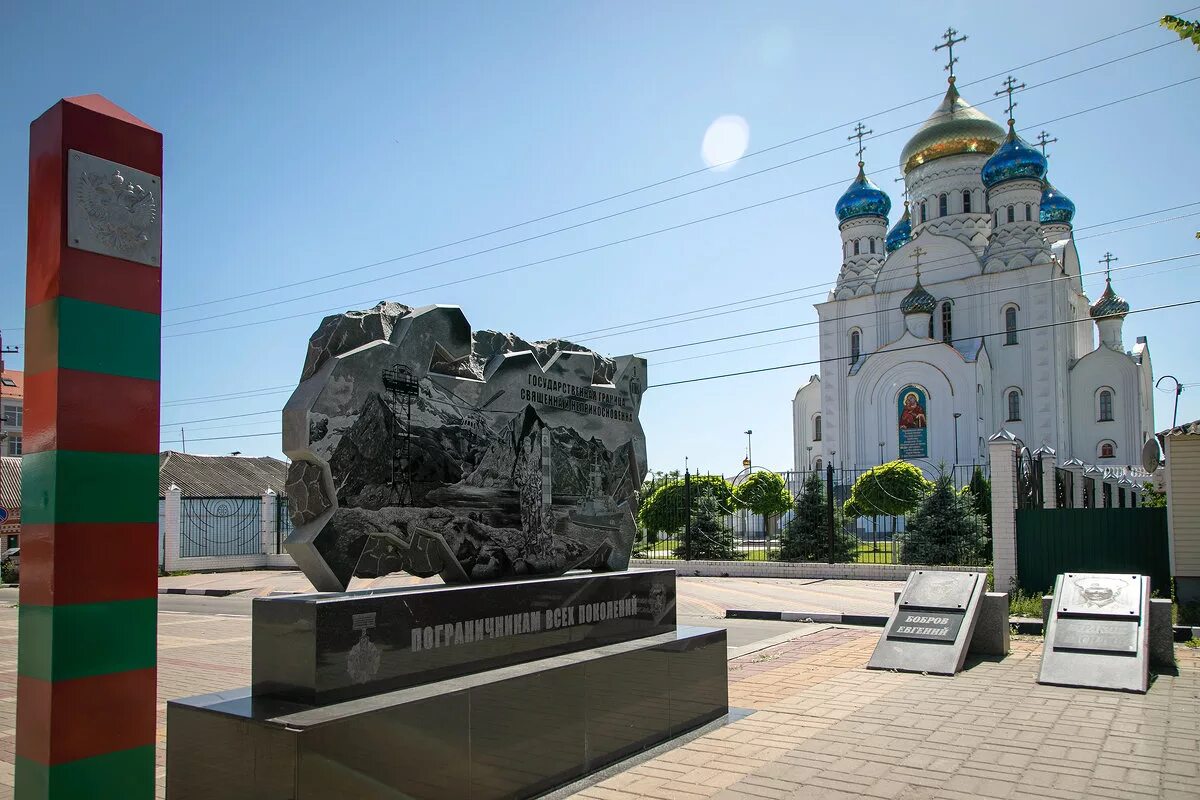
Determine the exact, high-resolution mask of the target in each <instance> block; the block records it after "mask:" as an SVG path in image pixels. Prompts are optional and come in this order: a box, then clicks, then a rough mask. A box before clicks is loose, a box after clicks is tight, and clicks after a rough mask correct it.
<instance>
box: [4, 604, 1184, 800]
mask: <svg viewBox="0 0 1200 800" xmlns="http://www.w3.org/2000/svg"><path fill="white" fill-rule="evenodd" d="M16 628H17V620H16V610H15V609H13V608H11V607H9V606H8V605H5V606H0V800H11V798H12V781H13V745H14V738H15V727H16ZM877 636H878V632H877V631H872V630H862V629H848V628H825V629H823V630H819V631H817V632H815V633H812V634H810V635H808V636H803V637H801V638H798V639H795V640H793V641H791V642H788V643H785V644H782V645H777V646H774V647H770V648H767V649H765V650H761V651H758V652H756V653H751V654H749V655H746V656H743V657H741V658H739V659H736V660H735V661H732V662H730V665H729V682H730V683H729V690H730V704H731V705H733V706H736V707H739V708H745V709H753V710H754V711H755V713H753V714H751V715H750V716H748V717H746V718H744V719H741V720H738V721H737V722H734V723H732V724H729V725H725V726H723V727H721V728H718V729H716V730H713V731H711V732H709V733H707V734H706V735H704V736H701V737H699V738H696V739H694V740H692V741H690V742H688V743H686V744H684V745H682V746H680V747H677V748H674V749H672V750H669V751H667V752H665V753H663V754H661V755H659V756H658V757H656V758H653V759H651V760H649V761H646V762H643V763H641V764H638V765H637V766H634V767H632V768H630V769H627V770H625V771H623V772H621V773H620V774H618V775H616V776H614V777H612V778H609V779H608V780H605V781H603V782H601V783H598V784H596V785H594V786H591V787H589V788H587V789H584V790H583V791H580V792H578V793H577V794H576V795H575V796H576V797H579V798H589V799H591V800H613V799H614V798H638V797H647V798H659V799H661V800H667V799H668V798H689V799H692V800H699V799H700V798H721V799H722V800H724V798H735V797H736V798H791V797H796V798H806V799H807V798H831V799H832V798H852V797H856V798H870V799H874V798H879V799H881V800H886V799H888V798H896V799H899V800H919V799H923V798H928V800H948V799H949V798H973V797H984V798H1034V797H1037V798H1059V799H1061V800H1068V799H1069V798H1085V797H1087V798H1092V797H1101V798H1107V797H1113V798H1116V797H1121V798H1125V797H1161V798H1184V797H1187V798H1195V797H1196V795H1197V792H1196V790H1195V787H1196V786H1197V785H1198V781H1200V773H1198V769H1197V767H1198V764H1200V677H1198V676H1200V654H1198V653H1197V651H1194V650H1189V649H1186V648H1182V647H1179V648H1177V649H1176V653H1177V656H1178V657H1179V659H1180V662H1181V663H1180V674H1179V675H1178V676H1170V675H1163V676H1159V677H1158V678H1157V679H1156V680H1155V683H1154V685H1153V686H1152V688H1151V690H1150V693H1149V694H1147V695H1145V696H1140V695H1132V694H1118V693H1109V692H1099V691H1090V690H1077V689H1064V688H1058V687H1046V686H1038V685H1037V684H1036V682H1035V678H1036V672H1037V666H1038V661H1039V656H1040V647H1041V645H1040V642H1039V641H1038V640H1035V639H1016V640H1014V651H1013V653H1012V654H1011V655H1010V656H1009V657H1008V658H1006V659H1004V660H1003V661H990V660H985V661H977V662H969V669H968V670H967V671H965V672H963V673H961V674H960V675H958V676H957V677H955V678H953V679H948V678H939V677H932V676H922V675H909V674H901V673H889V672H870V671H867V670H866V669H865V668H864V665H865V664H866V661H867V659H868V657H869V656H870V652H871V649H872V647H873V646H874V643H875V640H876V637H877ZM159 665H160V666H159V687H158V787H159V791H158V796H159V797H160V798H161V797H163V796H164V786H165V767H164V762H165V741H166V719H165V717H166V702H167V700H168V699H172V698H175V697H182V696H187V695H192V694H200V693H204V692H211V691H218V690H222V689H229V688H234V687H238V686H244V685H246V684H247V683H248V682H249V678H250V621H249V619H248V618H246V617H228V616H220V615H204V614H183V613H172V612H161V613H160V614H159Z"/></svg>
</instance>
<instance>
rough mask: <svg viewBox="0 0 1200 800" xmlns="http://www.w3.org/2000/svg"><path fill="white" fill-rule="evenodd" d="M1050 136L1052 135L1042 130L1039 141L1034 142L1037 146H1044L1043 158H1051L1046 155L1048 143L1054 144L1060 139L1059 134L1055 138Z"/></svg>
mask: <svg viewBox="0 0 1200 800" xmlns="http://www.w3.org/2000/svg"><path fill="white" fill-rule="evenodd" d="M1049 136H1050V134H1048V133H1046V132H1045V131H1042V132H1041V133H1039V134H1038V137H1037V141H1036V142H1034V145H1035V146H1036V147H1040V148H1042V158H1049V156H1047V155H1046V145H1048V144H1053V143H1054V142H1057V141H1058V137H1057V136H1056V137H1054V138H1053V139H1051V138H1049Z"/></svg>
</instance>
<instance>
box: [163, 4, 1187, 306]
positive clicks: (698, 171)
mask: <svg viewBox="0 0 1200 800" xmlns="http://www.w3.org/2000/svg"><path fill="white" fill-rule="evenodd" d="M1196 9H1200V6H1195V7H1194V8H1192V9H1189V10H1187V11H1183V12H1181V13H1182V14H1188V13H1191V11H1194V10H1196ZM1157 24H1158V20H1157V19H1155V20H1151V21H1150V22H1147V23H1145V24H1142V25H1138V26H1135V27H1133V28H1127V29H1125V30H1122V31H1118V32H1117V33H1114V34H1110V35H1108V36H1104V37H1101V38H1099V39H1095V40H1093V41H1091V42H1087V43H1085V44H1081V45H1077V46H1075V47H1071V48H1068V49H1066V50H1062V51H1059V52H1057V53H1052V54H1050V55H1048V56H1043V57H1042V58H1039V59H1035V60H1033V61H1029V62H1027V63H1025V64H1021V65H1019V66H1016V67H1010V68H1008V69H1006V70H1002V71H1000V72H996V73H994V74H992V75H987V76H985V77H983V78H979V79H976V80H973V81H970V82H967V83H963V84H960V88H965V87H967V86H974V85H977V84H980V83H984V82H986V81H990V80H993V79H995V78H998V77H1001V76H1003V75H1006V74H1009V73H1012V72H1017V71H1019V70H1023V69H1026V68H1028V67H1032V66H1036V65H1038V64H1042V63H1045V62H1047V61H1051V60H1053V59H1055V58H1059V57H1061V56H1064V55H1069V54H1070V53H1075V52H1078V51H1079V50H1083V49H1086V48H1088V47H1092V46H1094V45H1097V44H1102V43H1104V42H1107V41H1111V40H1112V39H1116V38H1119V37H1121V36H1125V35H1128V34H1130V33H1134V32H1136V31H1139V30H1142V29H1144V28H1148V27H1152V26H1155V25H1157ZM1177 41H1180V40H1178V39H1173V40H1171V41H1168V42H1164V43H1163V44H1162V45H1158V46H1156V47H1153V48H1150V49H1149V50H1144V51H1140V52H1139V53H1134V54H1131V55H1130V56H1124V57H1122V58H1129V57H1132V56H1135V55H1140V54H1141V53H1142V52H1149V51H1150V50H1154V49H1157V48H1158V47H1162V46H1165V45H1168V44H1175V43H1176V42H1177ZM1117 60H1121V59H1117ZM1107 63H1114V62H1106V64H1101V65H1097V68H1098V67H1100V66H1106V65H1107ZM1075 74H1079V73H1072V75H1075ZM1064 77H1071V75H1068V76H1064ZM1042 85H1044V84H1042ZM942 94H943V93H942V92H938V93H935V94H930V95H926V96H924V97H920V98H917V99H915V100H910V101H908V102H906V103H901V104H899V105H896V106H892V107H891V108H887V109H884V110H882V111H876V112H874V113H872V114H868V115H866V116H860V117H857V118H856V119H857V120H858V121H865V120H868V119H874V118H876V117H880V116H883V115H886V114H890V113H892V112H894V111H899V110H901V109H904V108H908V107H910V106H914V105H917V104H919V103H925V102H928V101H929V100H935V99H937V98H939V97H941V96H942ZM985 102H991V101H985ZM853 122H855V120H854V119H852V120H849V121H848V122H844V123H839V124H837V125H833V126H830V127H828V128H825V129H823V130H820V131H816V132H814V133H809V134H805V135H803V136H799V137H796V138H794V139H789V140H787V141H783V142H780V143H778V144H775V145H771V146H769V147H764V148H761V149H759V150H753V151H750V152H748V153H744V154H743V155H741V156H740V157H738V158H736V159H731V160H729V161H725V162H721V163H719V164H714V165H712V166H711V167H705V168H703V169H695V170H691V171H688V172H684V173H681V174H679V175H675V176H672V177H669V178H664V179H661V180H657V181H653V182H651V183H647V184H643V185H641V186H637V187H634V188H632V189H627V190H625V191H621V192H618V193H616V194H611V195H608V196H605V197H601V198H599V199H597V200H592V201H589V202H586V203H582V204H579V205H576V206H572V207H570V208H566V209H563V210H561V211H555V212H553V213H550V214H544V215H542V216H538V217H534V218H532V219H527V220H524V221H522V222H518V223H514V224H511V225H506V226H503V227H500V228H495V229H493V230H490V231H486V232H484V233H479V234H474V235H472V236H468V237H465V238H462V239H458V240H456V241H453V242H448V243H446V244H441V245H436V246H433V247H428V248H425V249H422V250H416V251H413V252H410V253H405V254H404V255H400V256H394V257H391V258H386V259H382V260H380V261H375V262H372V263H370V264H365V265H362V266H358V267H352V268H348V269H344V270H340V271H338V272H333V273H330V274H327V275H322V276H318V277H315V278H310V279H307V280H304V281H298V282H296V283H292V284H289V285H290V286H300V285H305V284H309V283H314V282H317V281H321V280H326V279H329V278H334V277H338V276H341V275H347V274H351V273H354V272H360V271H362V270H366V269H371V268H374V267H378V266H382V265H385V264H390V263H394V262H397V261H403V260H406V259H409V258H415V257H417V256H421V255H426V254H429V253H433V252H437V251H439V250H445V249H447V248H450V247H454V246H457V245H460V244H466V243H468V242H473V241H476V240H478V239H483V238H486V237H489V236H494V235H496V234H499V233H505V232H507V231H511V230H515V229H517V228H522V227H526V226H528V225H533V224H535V223H538V222H544V221H546V220H550V219H554V218H556V217H560V216H563V215H566V214H570V213H573V212H575V211H581V210H583V209H586V208H591V207H593V206H596V205H600V204H602V203H607V202H610V201H612V200H618V199H620V198H622V197H628V196H629V195H632V194H636V193H638V192H643V191H646V190H648V189H654V188H657V187H659V186H663V185H665V184H668V183H673V182H675V181H679V180H683V179H685V178H690V177H693V176H695V175H700V174H703V173H708V172H710V170H712V169H715V168H719V167H723V166H728V165H731V164H734V163H737V162H739V161H744V160H746V159H749V158H753V157H755V156H759V155H762V154H764V153H768V152H772V151H774V150H778V149H781V148H783V147H788V146H790V145H793V144H797V143H799V142H802V141H806V140H808V139H812V138H815V137H817V136H823V135H825V134H828V133H832V132H834V131H837V130H841V129H842V128H844V127H846V126H848V125H850V124H852V123H853ZM873 138H874V137H873ZM844 146H849V145H844ZM715 185H720V184H715ZM710 188H711V187H710ZM545 235H553V234H552V233H551V234H545ZM276 288H277V287H269V288H266V289H260V290H256V291H254V292H248V293H244V294H239V295H231V296H228V297H223V298H216V299H213V300H205V301H201V302H198V303H191V304H189V305H184V306H175V307H173V308H169V309H166V311H167V312H173V311H182V310H184V309H188V308H198V307H201V306H206V305H213V304H215V303H223V302H227V301H229V300H237V299H242V298H248V297H255V296H258V295H262V294H266V293H269V292H272V291H275V289H276Z"/></svg>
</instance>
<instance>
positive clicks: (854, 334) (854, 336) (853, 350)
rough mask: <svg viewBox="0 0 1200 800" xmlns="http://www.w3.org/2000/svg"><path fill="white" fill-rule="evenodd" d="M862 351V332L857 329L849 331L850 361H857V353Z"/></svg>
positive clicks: (852, 362)
mask: <svg viewBox="0 0 1200 800" xmlns="http://www.w3.org/2000/svg"><path fill="white" fill-rule="evenodd" d="M861 352H862V334H861V333H859V332H858V331H850V363H851V364H855V363H857V362H858V356H859V353H861Z"/></svg>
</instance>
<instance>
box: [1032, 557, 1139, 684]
mask: <svg viewBox="0 0 1200 800" xmlns="http://www.w3.org/2000/svg"><path fill="white" fill-rule="evenodd" d="M1053 598H1054V599H1053V601H1052V605H1051V607H1050V615H1049V620H1048V623H1047V626H1046V641H1045V644H1044V646H1043V647H1042V669H1041V673H1040V674H1039V675H1038V683H1050V684H1057V685H1060V686H1088V687H1093V688H1097V689H1120V690H1124V691H1128V692H1145V691H1146V690H1147V689H1148V688H1149V686H1150V665H1149V662H1148V659H1147V651H1148V649H1149V638H1150V579H1149V578H1147V577H1146V576H1144V575H1125V574H1096V573H1081V572H1074V573H1072V572H1068V573H1066V574H1064V575H1059V576H1058V578H1057V579H1056V580H1055V581H1054V595H1053Z"/></svg>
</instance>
